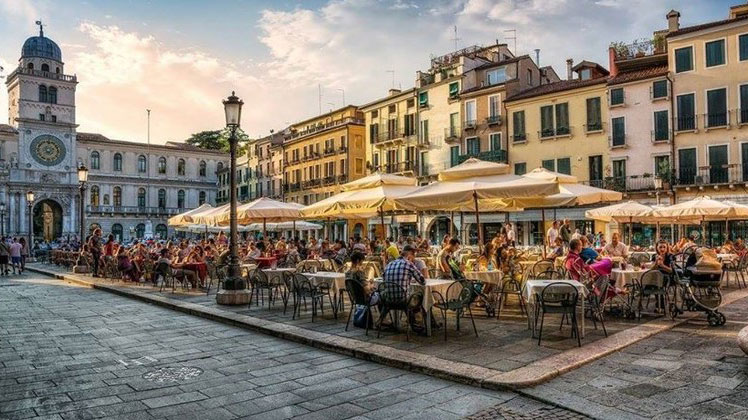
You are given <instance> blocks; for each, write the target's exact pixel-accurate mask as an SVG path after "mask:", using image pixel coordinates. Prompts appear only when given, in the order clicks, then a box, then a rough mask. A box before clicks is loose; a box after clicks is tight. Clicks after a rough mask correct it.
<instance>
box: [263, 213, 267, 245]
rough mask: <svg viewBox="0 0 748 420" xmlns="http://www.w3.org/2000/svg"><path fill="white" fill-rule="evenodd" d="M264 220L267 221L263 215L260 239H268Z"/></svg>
mask: <svg viewBox="0 0 748 420" xmlns="http://www.w3.org/2000/svg"><path fill="white" fill-rule="evenodd" d="M266 222H267V219H266V218H264V217H263V218H262V239H263V240H267V239H268V229H267V224H266Z"/></svg>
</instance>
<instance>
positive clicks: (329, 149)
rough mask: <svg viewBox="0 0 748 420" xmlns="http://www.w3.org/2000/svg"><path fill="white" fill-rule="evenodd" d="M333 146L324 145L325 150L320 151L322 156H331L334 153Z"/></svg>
mask: <svg viewBox="0 0 748 420" xmlns="http://www.w3.org/2000/svg"><path fill="white" fill-rule="evenodd" d="M335 153H336V152H335V148H334V147H326V148H325V150H324V151H323V152H322V156H332V155H334V154H335Z"/></svg>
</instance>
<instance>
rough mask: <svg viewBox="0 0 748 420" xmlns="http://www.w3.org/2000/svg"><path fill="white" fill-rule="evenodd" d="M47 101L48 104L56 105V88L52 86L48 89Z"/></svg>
mask: <svg viewBox="0 0 748 420" xmlns="http://www.w3.org/2000/svg"><path fill="white" fill-rule="evenodd" d="M47 99H48V100H49V103H51V104H56V103H57V88H56V87H54V86H50V87H49V93H48V95H47Z"/></svg>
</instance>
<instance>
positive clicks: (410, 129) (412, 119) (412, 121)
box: [341, 114, 416, 147]
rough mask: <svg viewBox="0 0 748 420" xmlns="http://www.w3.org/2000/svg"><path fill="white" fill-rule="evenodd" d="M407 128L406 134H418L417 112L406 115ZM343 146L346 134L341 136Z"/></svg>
mask: <svg viewBox="0 0 748 420" xmlns="http://www.w3.org/2000/svg"><path fill="white" fill-rule="evenodd" d="M404 122H405V126H404V127H403V128H404V129H405V132H404V134H405V135H406V136H412V135H414V134H416V114H408V115H406V116H405V121H404ZM341 146H342V147H345V136H344V137H342V138H341Z"/></svg>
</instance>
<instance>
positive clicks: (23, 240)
mask: <svg viewBox="0 0 748 420" xmlns="http://www.w3.org/2000/svg"><path fill="white" fill-rule="evenodd" d="M19 242H20V243H21V272H22V273H23V271H24V270H26V259H27V258H28V257H29V245H28V244H27V243H26V238H24V237H21V239H20V240H19Z"/></svg>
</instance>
